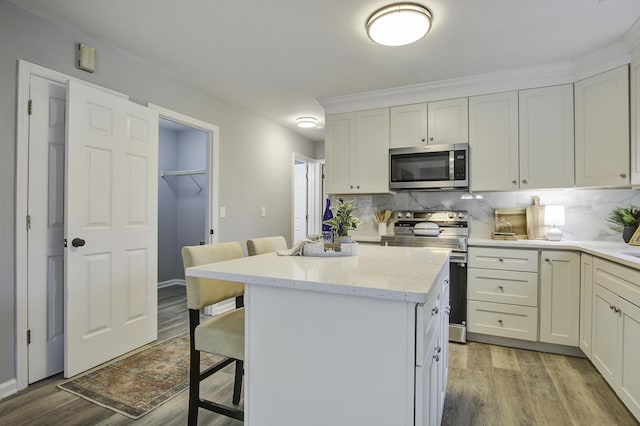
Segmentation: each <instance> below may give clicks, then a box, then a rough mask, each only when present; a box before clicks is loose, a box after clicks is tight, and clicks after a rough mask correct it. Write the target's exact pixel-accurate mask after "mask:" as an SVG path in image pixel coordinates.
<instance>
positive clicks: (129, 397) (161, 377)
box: [58, 332, 222, 419]
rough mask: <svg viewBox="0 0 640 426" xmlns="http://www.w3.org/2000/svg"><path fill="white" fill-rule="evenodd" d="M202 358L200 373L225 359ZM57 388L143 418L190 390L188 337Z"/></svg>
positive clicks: (180, 335) (170, 341)
mask: <svg viewBox="0 0 640 426" xmlns="http://www.w3.org/2000/svg"><path fill="white" fill-rule="evenodd" d="M200 358H201V369H204V368H206V367H208V366H210V365H213V364H214V363H215V362H217V361H219V360H221V359H222V357H220V356H217V355H212V354H207V353H204V352H202V353H201V356H200ZM58 387H59V388H60V389H63V390H65V391H67V392H71V393H73V394H75V395H78V396H80V397H82V398H84V399H86V400H88V401H91V402H93V403H96V404H98V405H101V406H103V407H106V408H109V409H111V410H113V411H116V412H118V413H121V414H124V415H125V416H127V417H130V418H132V419H137V418H140V417H142V416H144V415H145V414H147V413H148V412H150V411H151V410H153V409H154V408H156V407H158V406H160V405H161V404H163V403H164V402H166V401H168V400H170V399H171V398H173V397H175V396H176V395H178V394H179V393H180V392H182V391H183V390H185V389H187V388H188V387H189V333H188V332H184V333H182V334H179V335H178V336H176V337H172V338H170V339H168V340H165V341H163V342H160V343H157V344H155V345H153V346H151V347H148V348H146V349H143V350H141V351H139V352H137V353H134V354H132V355H129V356H128V357H126V358H122V359H120V360H117V361H114V362H112V363H110V364H107V365H105V366H104V367H101V368H99V369H97V370H94V371H91V372H89V373H86V374H84V375H82V376H79V377H75V378H73V379H71V380H69V381H67V382H65V383H62V384H60V385H58ZM186 409H187V407H186V406H185V410H186Z"/></svg>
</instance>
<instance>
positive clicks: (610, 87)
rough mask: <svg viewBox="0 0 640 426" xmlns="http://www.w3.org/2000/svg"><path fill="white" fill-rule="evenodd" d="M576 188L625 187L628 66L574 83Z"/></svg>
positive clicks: (626, 173)
mask: <svg viewBox="0 0 640 426" xmlns="http://www.w3.org/2000/svg"><path fill="white" fill-rule="evenodd" d="M575 129H576V130H575V131H576V135H575V136H576V138H575V139H576V142H575V143H576V151H575V152H576V185H577V186H607V185H613V186H615V185H628V184H629V183H630V178H629V173H630V171H629V67H628V66H627V65H624V66H622V67H619V68H616V69H613V70H611V71H607V72H605V73H602V74H598V75H595V76H593V77H590V78H587V79H584V80H580V81H578V82H576V83H575Z"/></svg>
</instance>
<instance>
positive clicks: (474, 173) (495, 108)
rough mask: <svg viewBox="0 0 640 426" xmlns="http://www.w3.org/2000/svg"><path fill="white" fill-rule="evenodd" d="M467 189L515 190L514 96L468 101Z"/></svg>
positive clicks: (515, 138) (508, 93)
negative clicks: (468, 182)
mask: <svg viewBox="0 0 640 426" xmlns="http://www.w3.org/2000/svg"><path fill="white" fill-rule="evenodd" d="M469 157H470V159H471V164H470V167H471V182H470V184H471V189H472V190H473V191H499V190H513V189H518V188H519V185H518V179H519V171H518V93H517V92H505V93H496V94H492V95H484V96H474V97H471V98H469Z"/></svg>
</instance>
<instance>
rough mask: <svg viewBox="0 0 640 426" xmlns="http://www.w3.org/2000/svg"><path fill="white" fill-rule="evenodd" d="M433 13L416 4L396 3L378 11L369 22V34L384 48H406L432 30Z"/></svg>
mask: <svg viewBox="0 0 640 426" xmlns="http://www.w3.org/2000/svg"><path fill="white" fill-rule="evenodd" d="M432 19H433V18H432V16H431V11H430V10H429V9H427V8H426V7H424V6H422V5H419V4H415V3H396V4H392V5H389V6H385V7H383V8H382V9H378V10H377V11H375V12H374V13H373V15H371V16H370V17H369V19H368V20H367V34H368V35H369V38H370V39H371V40H373V41H374V42H376V43H378V44H381V45H383V46H404V45H405V44H411V43H413V42H416V41H418V40H420V39H421V38H422V37H424V36H425V35H427V33H428V32H429V30H430V29H431V21H432Z"/></svg>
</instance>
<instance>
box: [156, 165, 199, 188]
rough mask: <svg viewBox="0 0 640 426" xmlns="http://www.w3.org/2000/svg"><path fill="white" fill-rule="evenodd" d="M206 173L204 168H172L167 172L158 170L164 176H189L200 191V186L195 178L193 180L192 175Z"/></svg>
mask: <svg viewBox="0 0 640 426" xmlns="http://www.w3.org/2000/svg"><path fill="white" fill-rule="evenodd" d="M205 173H207V171H206V170H204V169H196V170H173V171H169V172H165V171H161V172H160V176H161V177H163V178H164V177H165V176H189V177H190V178H191V180H192V181H193V183H195V184H196V186H197V187H198V188H199V190H200V191H202V189H203V188H202V186H201V185H200V184H199V183H198V181H197V180H195V179H194V178H193V175H203V174H205Z"/></svg>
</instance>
